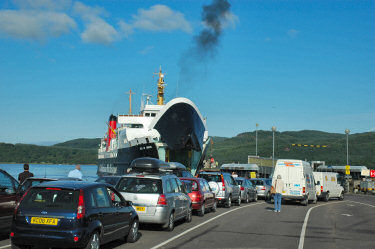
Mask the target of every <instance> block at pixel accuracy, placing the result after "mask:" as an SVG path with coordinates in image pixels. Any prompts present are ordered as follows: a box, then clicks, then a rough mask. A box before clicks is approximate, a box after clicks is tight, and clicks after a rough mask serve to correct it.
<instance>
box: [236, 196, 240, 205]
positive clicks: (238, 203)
mask: <svg viewBox="0 0 375 249" xmlns="http://www.w3.org/2000/svg"><path fill="white" fill-rule="evenodd" d="M236 205H237V206H241V195H239V196H238V199H237V201H236Z"/></svg>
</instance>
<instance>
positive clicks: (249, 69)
mask: <svg viewBox="0 0 375 249" xmlns="http://www.w3.org/2000/svg"><path fill="white" fill-rule="evenodd" d="M215 4H216V5H215ZM213 5H214V6H220V7H223V8H224V10H221V12H220V11H219V12H218V11H217V10H213V11H212V8H210V6H213ZM204 6H206V7H204ZM203 10H206V11H207V10H208V11H210V10H211V11H212V13H213V14H217V15H218V18H217V19H215V20H214V21H217V22H214V23H210V22H208V21H207V20H211V19H210V17H211V16H210V15H205V14H204V13H207V12H203ZM210 13H211V12H210ZM212 24H214V25H212ZM207 32H208V34H209V35H210V36H209V38H212V39H213V40H209V41H207V40H205V39H201V38H202V37H203V38H204V36H202V35H205V34H207ZM202 42H203V43H202ZM204 42H206V43H204ZM160 66H161V67H162V70H163V72H165V74H166V75H165V82H166V84H167V86H166V98H167V101H168V100H171V99H172V98H174V97H186V98H189V99H191V100H192V101H193V102H194V103H195V104H196V105H197V107H198V108H199V110H200V112H201V114H202V115H203V116H204V117H206V118H207V128H208V132H209V134H210V135H212V136H226V137H231V136H235V135H237V134H239V133H242V132H248V131H254V130H255V127H256V123H258V124H259V129H261V130H271V127H272V126H276V127H277V130H278V131H298V130H321V131H326V132H335V133H342V134H344V131H345V129H350V131H351V134H352V133H362V132H369V131H375V1H358V0H355V1H326V0H323V1H319V0H314V1H308V0H306V1H300V0H297V1H284V0H277V1H276V0H275V1H264V0H260V1H256V0H254V1H250V0H229V1H228V2H227V1H226V0H205V1H197V0H190V1H184V0H170V1H160V0H159V1H152V0H149V1H141V0H129V1H125V0H90V1H84V0H81V1H75V0H2V1H0V142H6V143H31V144H53V143H57V142H63V141H67V140H71V139H76V138H97V137H103V136H104V135H105V132H106V130H107V128H106V122H107V121H108V118H109V116H110V114H112V113H113V114H127V113H128V109H129V102H128V95H127V94H126V92H128V91H129V90H130V89H131V90H132V91H133V92H135V95H133V106H132V109H133V113H134V112H135V111H134V110H136V111H137V112H138V111H139V108H140V103H141V96H142V94H143V93H147V94H151V95H152V101H153V102H154V103H155V102H156V78H155V77H154V74H153V73H154V72H157V71H158V70H159V67H160Z"/></svg>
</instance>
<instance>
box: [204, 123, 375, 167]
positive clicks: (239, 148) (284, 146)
mask: <svg viewBox="0 0 375 249" xmlns="http://www.w3.org/2000/svg"><path fill="white" fill-rule="evenodd" d="M213 141H214V145H213V147H212V150H211V154H212V155H213V156H214V158H215V159H216V160H218V161H219V163H220V164H222V163H231V162H240V163H246V162H247V156H248V155H255V132H245V133H241V134H238V135H237V136H235V137H232V138H227V139H224V140H217V141H216V142H215V137H214V138H213ZM292 144H302V145H327V147H325V148H323V147H320V148H317V147H311V146H308V147H305V146H302V147H298V146H292ZM374 153H375V132H367V133H358V134H352V135H350V136H349V163H350V164H351V165H366V166H368V167H373V168H375V154H374ZM258 155H259V156H261V157H271V158H272V132H271V131H258ZM275 158H295V159H302V160H308V161H312V160H320V161H326V164H328V165H346V135H345V134H337V133H328V132H321V131H311V130H304V131H287V132H276V133H275Z"/></svg>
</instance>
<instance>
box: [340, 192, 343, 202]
mask: <svg viewBox="0 0 375 249" xmlns="http://www.w3.org/2000/svg"><path fill="white" fill-rule="evenodd" d="M339 200H340V201H342V200H344V193H343V192H341V194H340V197H339Z"/></svg>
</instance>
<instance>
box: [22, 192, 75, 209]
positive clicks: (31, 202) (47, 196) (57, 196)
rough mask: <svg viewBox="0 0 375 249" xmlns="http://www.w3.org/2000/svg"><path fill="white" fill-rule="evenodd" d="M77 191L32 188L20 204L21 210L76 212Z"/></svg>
mask: <svg viewBox="0 0 375 249" xmlns="http://www.w3.org/2000/svg"><path fill="white" fill-rule="evenodd" d="M78 197H79V190H66V189H59V188H32V189H30V190H29V192H28V193H27V195H26V196H25V197H24V199H23V201H22V203H21V204H20V205H21V206H22V207H23V208H25V207H26V208H35V209H40V210H44V211H51V210H67V211H73V210H77V206H78Z"/></svg>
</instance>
